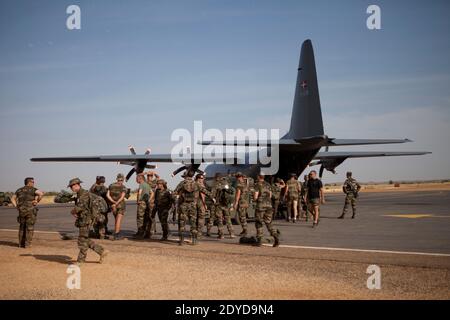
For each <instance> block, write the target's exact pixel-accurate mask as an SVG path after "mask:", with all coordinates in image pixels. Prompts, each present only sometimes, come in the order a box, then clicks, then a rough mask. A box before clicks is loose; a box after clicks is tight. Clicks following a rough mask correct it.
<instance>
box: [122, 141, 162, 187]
mask: <svg viewBox="0 0 450 320" xmlns="http://www.w3.org/2000/svg"><path fill="white" fill-rule="evenodd" d="M128 149H129V150H130V152H131V154H132V155H136V150H135V149H134V147H133V146H128ZM150 152H151V149H150V148H149V149H147V150H146V151H145V153H144V154H145V155H149V154H150ZM126 164H129V165H131V166H133V168H132V169H131V170H130V171H129V172H128V173H127V175H126V177H125V181H128V180H130V178H131V176H132V175H133V174H134V173H136V174H139V173H142V172H144V170H145V169H146V168H147V169H156V165H152V164H147V160H145V159H144V160H137V161H134V162H131V163H126Z"/></svg>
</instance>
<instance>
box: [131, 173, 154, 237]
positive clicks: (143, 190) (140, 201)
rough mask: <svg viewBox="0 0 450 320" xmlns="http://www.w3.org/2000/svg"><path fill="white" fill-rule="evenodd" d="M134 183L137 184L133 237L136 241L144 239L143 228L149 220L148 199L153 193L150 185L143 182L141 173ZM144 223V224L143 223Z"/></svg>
mask: <svg viewBox="0 0 450 320" xmlns="http://www.w3.org/2000/svg"><path fill="white" fill-rule="evenodd" d="M136 182H137V183H138V184H139V189H138V194H137V197H136V205H137V210H136V225H137V232H136V234H135V237H136V238H138V239H143V238H144V233H145V226H146V225H148V224H149V222H150V221H148V220H151V215H150V198H151V197H152V196H153V191H152V190H151V187H150V185H149V184H148V183H147V181H145V176H144V175H143V174H142V173H141V174H138V175H137V176H136ZM144 221H145V223H144Z"/></svg>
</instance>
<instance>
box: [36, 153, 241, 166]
mask: <svg viewBox="0 0 450 320" xmlns="http://www.w3.org/2000/svg"><path fill="white" fill-rule="evenodd" d="M195 159H201V162H214V160H217V159H214V158H211V159H210V158H208V157H203V156H201V155H199V156H198V157H196V156H195V155H192V156H191V157H188V158H180V159H175V158H174V159H172V155H171V154H169V153H168V154H135V155H106V156H87V157H79V156H76V157H45V158H31V159H30V161H33V162H119V163H123V164H131V163H135V162H140V161H144V162H188V163H190V162H194V160H195ZM222 160H223V161H224V162H225V161H236V160H237V159H235V158H230V159H222Z"/></svg>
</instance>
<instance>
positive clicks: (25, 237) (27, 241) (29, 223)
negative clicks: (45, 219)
mask: <svg viewBox="0 0 450 320" xmlns="http://www.w3.org/2000/svg"><path fill="white" fill-rule="evenodd" d="M24 184H25V186H23V187H22V188H19V189H17V191H16V192H15V194H14V195H13V197H12V198H11V202H12V203H13V205H14V207H16V208H17V210H18V211H19V216H18V217H17V222H18V223H19V247H21V248H28V247H31V242H32V240H33V233H34V224H35V223H36V216H37V212H38V208H36V205H37V204H38V203H39V201H41V199H42V197H43V196H44V193H43V192H42V191H40V190H38V189H37V188H35V187H34V179H33V178H31V177H28V178H25V181H24Z"/></svg>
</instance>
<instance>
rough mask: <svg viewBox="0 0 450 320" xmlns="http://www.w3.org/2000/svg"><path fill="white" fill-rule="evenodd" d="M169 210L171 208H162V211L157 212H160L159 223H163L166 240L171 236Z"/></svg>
mask: <svg viewBox="0 0 450 320" xmlns="http://www.w3.org/2000/svg"><path fill="white" fill-rule="evenodd" d="M169 209H170V208H162V209H158V210H157V211H158V219H159V222H161V228H162V232H163V238H165V239H167V237H168V236H169V223H168V219H169Z"/></svg>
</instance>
